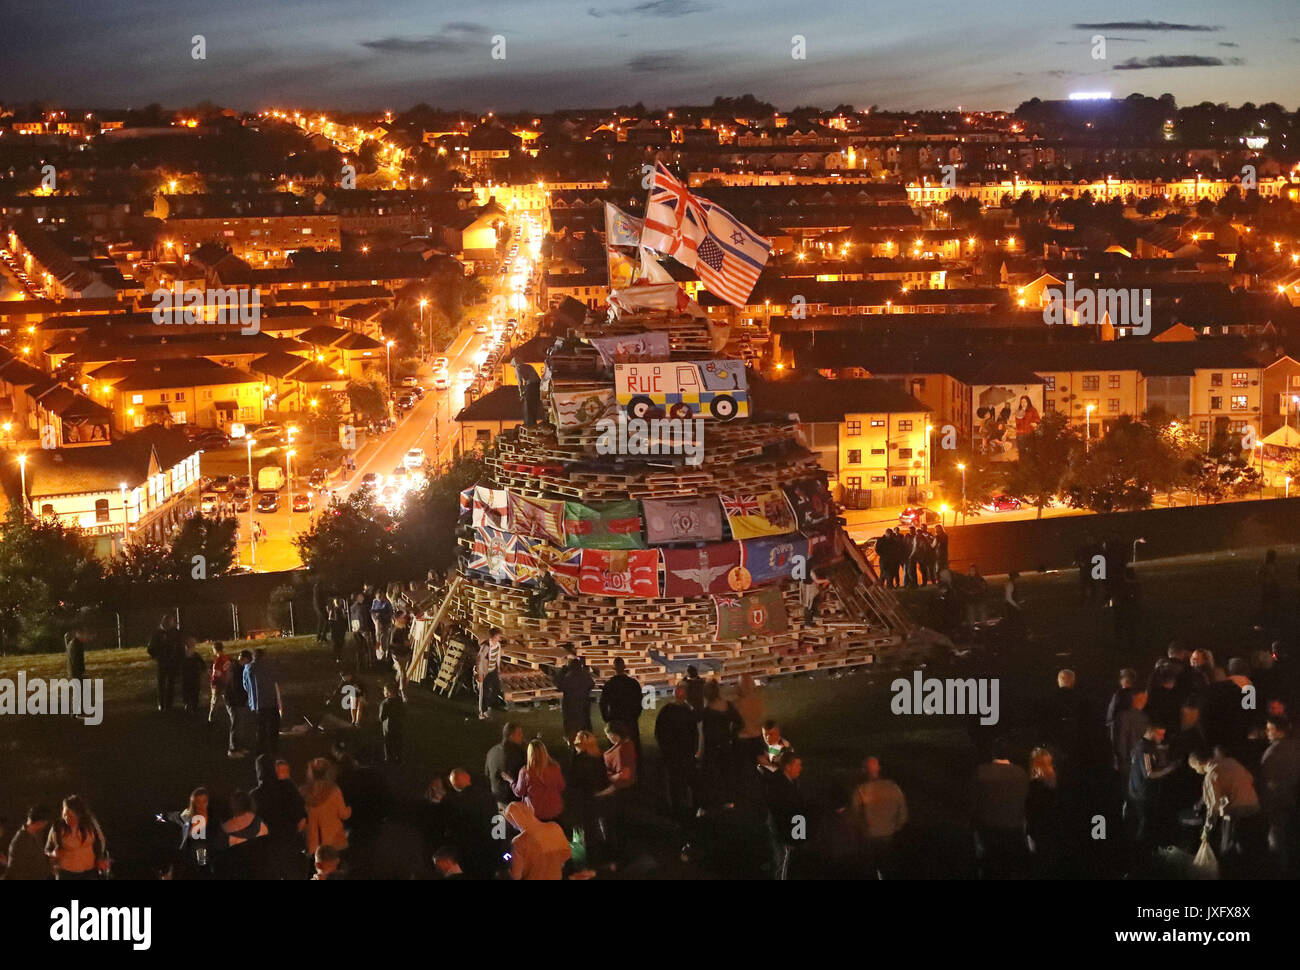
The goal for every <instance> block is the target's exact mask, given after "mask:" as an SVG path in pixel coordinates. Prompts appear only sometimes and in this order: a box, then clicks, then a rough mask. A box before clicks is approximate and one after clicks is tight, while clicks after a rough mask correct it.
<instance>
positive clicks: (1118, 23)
mask: <svg viewBox="0 0 1300 970" xmlns="http://www.w3.org/2000/svg"><path fill="white" fill-rule="evenodd" d="M1074 29H1075V30H1195V31H1209V30H1222V29H1223V28H1222V27H1210V26H1208V25H1206V24H1171V23H1168V22H1166V21H1164V20H1113V21H1109V22H1107V23H1102V24H1075V25H1074Z"/></svg>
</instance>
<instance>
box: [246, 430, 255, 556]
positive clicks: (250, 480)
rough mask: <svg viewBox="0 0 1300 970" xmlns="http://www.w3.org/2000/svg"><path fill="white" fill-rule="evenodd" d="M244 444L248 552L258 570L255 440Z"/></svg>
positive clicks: (250, 439)
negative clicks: (246, 482)
mask: <svg viewBox="0 0 1300 970" xmlns="http://www.w3.org/2000/svg"><path fill="white" fill-rule="evenodd" d="M244 444H245V445H246V446H247V447H248V552H249V557H250V558H251V559H252V560H253V562H252V566H253V568H254V569H256V568H257V534H256V533H255V532H254V526H253V491H254V488H255V487H256V484H257V483H256V482H254V481H253V439H252V438H245V439H244Z"/></svg>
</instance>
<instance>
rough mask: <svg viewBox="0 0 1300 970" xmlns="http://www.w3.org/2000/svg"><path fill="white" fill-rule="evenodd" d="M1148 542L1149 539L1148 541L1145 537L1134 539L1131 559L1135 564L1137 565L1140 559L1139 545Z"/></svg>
mask: <svg viewBox="0 0 1300 970" xmlns="http://www.w3.org/2000/svg"><path fill="white" fill-rule="evenodd" d="M1146 544H1147V541H1146V540H1145V539H1134V540H1133V555H1132V556H1130V557H1129V559H1130V561H1131V562H1132V564H1133V565H1135V566H1136V565H1137V561H1138V546H1145V545H1146Z"/></svg>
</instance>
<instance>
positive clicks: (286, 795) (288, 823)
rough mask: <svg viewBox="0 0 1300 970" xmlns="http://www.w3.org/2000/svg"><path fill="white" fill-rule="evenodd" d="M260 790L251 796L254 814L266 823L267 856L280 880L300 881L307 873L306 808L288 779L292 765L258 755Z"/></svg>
mask: <svg viewBox="0 0 1300 970" xmlns="http://www.w3.org/2000/svg"><path fill="white" fill-rule="evenodd" d="M254 765H255V767H256V769H257V787H255V788H254V789H253V790H252V791H251V792H249V793H248V794H249V796H250V797H251V798H252V800H253V810H254V811H255V812H256V813H257V816H258V818H260V819H261V820H262V821H263V822H265V823H266V828H267V839H268V840H269V841H268V845H267V848H268V850H269V851H268V853H267V854H268V856H269V857H270V866H271V869H272V871H273V872H274V873H275V878H277V879H301V878H302V875H303V872H304V871H305V868H304V866H305V863H304V862H303V857H302V851H303V841H302V830H303V829H304V828H305V827H306V825H307V807H306V804H305V803H304V802H303V800H302V793H301V792H299V791H298V786H297V785H295V784H294V783H293V779H292V778H290V776H289V762H287V761H285V760H284V759H283V758H280V759H274V758H272V757H271V756H270V755H269V754H259V755H258V756H257V760H256V761H255V762H254Z"/></svg>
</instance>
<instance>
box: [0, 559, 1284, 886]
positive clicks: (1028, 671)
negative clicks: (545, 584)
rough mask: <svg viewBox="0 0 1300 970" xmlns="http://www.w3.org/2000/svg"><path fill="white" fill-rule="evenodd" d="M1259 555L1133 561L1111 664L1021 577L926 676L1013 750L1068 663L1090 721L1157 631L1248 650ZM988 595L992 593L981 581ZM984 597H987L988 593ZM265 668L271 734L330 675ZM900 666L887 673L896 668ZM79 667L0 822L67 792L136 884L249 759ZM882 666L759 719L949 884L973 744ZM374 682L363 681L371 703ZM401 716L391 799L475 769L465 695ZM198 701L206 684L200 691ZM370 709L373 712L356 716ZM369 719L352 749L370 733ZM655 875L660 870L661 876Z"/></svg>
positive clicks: (1066, 608)
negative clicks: (1136, 644) (878, 816)
mask: <svg viewBox="0 0 1300 970" xmlns="http://www.w3.org/2000/svg"><path fill="white" fill-rule="evenodd" d="M1279 555H1280V557H1281V562H1280V569H1279V575H1280V576H1282V577H1283V579H1284V588H1285V589H1286V594H1287V599H1286V600H1285V604H1286V608H1287V609H1288V611H1289V612H1288V615H1289V616H1291V617H1295V616H1297V615H1300V613H1298V612H1297V611H1296V610H1295V608H1294V604H1295V589H1294V582H1292V581H1291V579H1290V577H1294V576H1295V575H1296V559H1297V551H1296V550H1295V549H1294V548H1291V549H1279ZM1261 558H1262V551H1259V550H1251V551H1248V552H1242V553H1238V554H1236V555H1233V554H1223V555H1220V556H1216V557H1196V558H1190V559H1184V560H1172V561H1159V562H1150V563H1143V564H1141V565H1140V566H1139V575H1140V578H1141V585H1142V594H1143V618H1142V635H1141V639H1140V643H1141V645H1142V646H1141V649H1140V652H1139V654H1138V655H1133V656H1130V655H1126V654H1125V653H1123V652H1122V651H1121V650H1119V649H1118V648H1117V647H1116V645H1115V643H1114V640H1113V638H1112V635H1111V627H1110V617H1109V614H1108V613H1107V612H1106V611H1103V610H1100V609H1098V608H1096V607H1084V606H1080V605H1079V603H1078V592H1077V585H1076V579H1075V576H1074V574H1073V573H1066V574H1048V575H1039V576H1029V577H1025V578H1024V579H1023V590H1022V592H1023V596H1024V598H1025V599H1026V601H1027V611H1026V612H1027V617H1028V621H1029V625H1030V629H1031V632H1032V638H1031V640H1030V641H1029V642H1028V643H1027V644H1026V645H1025V646H1023V647H1021V648H1017V649H1015V650H1010V651H994V650H988V651H979V650H977V651H975V652H972V653H970V654H968V655H966V656H950V657H936V658H934V660H933V663H932V666H931V668H930V669H928V670H927V674H929V675H932V676H940V677H942V676H945V675H950V676H951V675H956V674H957V673H960V674H961V675H963V676H985V677H998V678H1000V681H1001V713H1002V722H1001V723H1000V724H999V725H998V726H997V728H996V729H987V730H996V731H997V732H998V733H1002V734H1006V735H1007V736H1009V737H1013V738H1015V739H1016V741H1017V742H1018V743H1019V744H1020V746H1021V747H1022V748H1023V749H1025V750H1027V748H1028V747H1029V746H1030V745H1032V744H1033V743H1036V741H1038V740H1039V739H1038V738H1036V737H1035V730H1036V729H1035V727H1034V726H1033V718H1034V713H1035V712H1036V711H1037V710H1038V706H1039V704H1040V702H1041V701H1042V700H1043V699H1044V698H1045V697H1046V696H1047V695H1049V694H1050V693H1051V691H1052V690H1053V689H1054V687H1055V673H1056V671H1057V670H1058V669H1059V668H1061V667H1063V666H1070V667H1072V668H1073V669H1074V670H1076V671H1077V673H1078V675H1079V686H1080V688H1081V690H1082V691H1083V692H1084V693H1085V694H1086V695H1087V696H1088V697H1089V698H1090V699H1091V700H1092V701H1093V703H1094V707H1095V709H1096V710H1098V711H1100V710H1101V709H1102V708H1103V707H1104V704H1105V700H1106V698H1107V697H1108V696H1109V693H1110V691H1111V690H1112V688H1113V684H1114V675H1115V673H1116V671H1117V670H1118V669H1119V668H1120V667H1122V666H1135V667H1138V668H1139V669H1144V670H1145V669H1146V668H1149V666H1150V664H1151V662H1152V661H1153V660H1154V659H1155V657H1156V656H1157V655H1158V654H1159V653H1161V652H1163V649H1164V646H1165V644H1166V643H1167V642H1168V641H1169V640H1170V639H1172V638H1174V637H1178V638H1181V639H1184V640H1186V641H1187V642H1188V643H1189V644H1190V645H1191V646H1205V647H1209V648H1211V649H1213V650H1214V652H1215V655H1216V657H1217V658H1218V660H1219V662H1220V663H1221V664H1222V663H1225V662H1226V660H1227V658H1228V657H1230V656H1237V655H1242V656H1245V655H1248V653H1249V651H1250V650H1251V649H1253V648H1255V647H1257V646H1262V645H1264V644H1263V642H1262V640H1261V638H1260V634H1258V633H1257V632H1255V631H1253V630H1252V623H1253V620H1254V616H1255V608H1256V603H1257V594H1256V588H1255V570H1256V568H1257V566H1258V563H1259V561H1260V559H1261ZM991 586H995V587H996V588H997V590H998V591H999V592H1000V585H999V584H991ZM990 592H991V594H992V592H993V591H992V590H991V591H990ZM929 596H930V593H929V591H927V590H920V591H905V593H904V601H905V603H906V604H907V605H908V606H909V608H911V609H912V610H913V611H914V613H916V614H917V615H918V616H920V615H923V614H924V612H925V610H926V609H927V608H928V603H927V600H928V599H929ZM259 645H261V646H267V647H268V648H269V650H270V653H271V655H272V656H273V657H275V658H276V663H277V665H278V669H279V670H280V675H281V683H282V687H283V690H284V692H285V704H286V719H285V726H286V727H287V726H289V725H292V724H295V723H302V718H303V717H304V716H308V717H311V718H313V720H314V719H316V718H318V717H319V715H320V714H321V713H322V712H323V710H324V703H323V702H324V699H325V697H326V696H327V695H328V694H329V692H330V690H331V688H332V687H333V685H334V683H335V681H336V676H337V675H336V671H335V667H334V664H333V660H332V658H331V656H330V654H329V652H328V650H327V649H324V648H321V647H318V646H317V645H315V644H314V643H312V642H311V640H310V639H309V638H297V639H294V640H277V641H261V642H260V643H259ZM20 669H25V670H26V671H27V672H28V676H29V677H30V676H43V677H58V676H62V675H63V670H64V661H63V657H62V655H40V656H31V655H24V656H6V657H0V678H13V677H15V676H16V673H17V671H18V670H20ZM910 670H911V668H910V667H909V668H907V669H906V670H905V671H904V672H905V673H910ZM87 675H88V676H90V677H102V678H103V680H104V685H105V687H104V690H105V712H104V720H103V723H102V724H100V725H98V726H93V727H92V726H87V725H85V724H82V723H81V722H80V721H78V720H76V719H73V718H63V717H48V716H47V717H30V716H29V717H16V716H15V717H6V718H4V719H3V720H4V723H3V725H0V814H3V815H5V816H7V817H8V818H9V819H10V821H11V822H14V821H16V820H17V819H18V818H19V816H20V815H21V813H22V812H23V810H24V809H25V807H26V806H27V805H28V804H29V803H31V802H34V801H44V802H47V803H49V804H51V805H57V803H58V801H59V799H61V798H62V797H63V796H64V795H67V794H69V793H71V792H77V793H79V794H82V795H84V796H85V797H86V798H88V799H89V800H90V803H91V804H92V806H94V807H95V809H96V811H97V813H98V814H99V817H100V819H101V821H102V823H103V825H104V828H105V830H106V832H107V835H108V839H109V843H110V846H111V847H112V848H113V849H114V855H115V857H116V858H117V859H118V860H119V871H120V872H121V874H122V875H140V874H141V870H140V869H139V868H138V867H133V866H132V865H131V860H132V857H133V856H134V857H136V858H143V856H144V854H145V853H144V847H145V846H147V845H149V844H150V843H151V841H156V840H157V837H158V832H157V823H155V822H154V821H153V816H154V813H156V812H159V811H164V810H174V809H180V808H182V807H183V806H184V804H185V800H186V797H187V795H188V793H189V791H190V790H191V789H192V788H194V787H195V786H197V785H200V784H202V785H207V786H209V787H210V788H213V789H214V790H217V791H224V792H229V791H230V790H232V789H234V788H237V787H245V788H247V787H249V786H251V785H252V784H254V778H253V764H252V761H251V759H250V760H241V761H232V760H229V759H228V758H227V757H226V754H225V723H224V716H223V715H222V714H220V713H219V714H218V720H217V723H215V724H211V725H210V724H208V723H207V720H206V711H205V713H204V714H203V715H187V714H184V713H181V712H179V711H173V712H170V713H168V714H161V713H159V712H157V711H156V710H155V686H154V667H153V664H152V662H151V661H150V660H149V658H148V657H147V656H146V655H145V653H144V651H143V650H141V649H125V650H120V651H119V650H97V651H93V652H91V653H90V654H89V655H88V658H87ZM896 675H897V673H896V671H895V670H887V669H885V668H884V666H883V665H882V667H881V669H878V670H875V669H866V670H864V671H862V672H858V673H853V674H845V675H842V676H835V675H822V676H818V677H800V678H796V679H786V680H780V681H776V682H773V683H771V684H769V685H768V686H767V687H766V689H765V697H766V702H767V707H768V712H769V715H770V716H773V717H776V718H778V719H780V720H781V721H782V723H783V725H784V727H785V732H786V735H787V736H788V737H790V738H791V739H792V740H793V742H794V743H795V745H796V747H797V749H798V750H799V752H800V754H802V755H803V757H804V759H805V775H804V778H805V784H806V788H807V789H808V791H809V792H810V793H812V794H814V795H815V796H816V797H817V798H818V799H820V800H822V801H824V802H825V803H826V804H828V805H829V804H831V803H833V802H834V800H835V799H836V798H837V797H838V793H839V792H841V791H842V790H844V789H846V788H847V786H848V785H849V784H850V783H851V781H852V778H853V776H854V774H855V772H856V770H857V767H858V765H859V764H860V762H861V760H862V758H863V756H865V755H866V754H868V753H874V754H877V755H879V756H880V757H881V758H882V759H884V761H885V764H886V768H887V772H888V773H889V774H891V775H892V776H893V777H894V778H895V779H896V780H898V781H899V783H900V784H901V785H902V787H903V789H904V791H905V792H906V794H907V796H908V799H909V803H910V807H911V812H912V817H913V822H912V826H911V832H912V837H913V840H919V841H922V842H925V843H927V844H928V845H929V847H930V848H931V849H934V850H936V851H930V852H926V853H924V857H925V858H926V859H927V860H930V861H928V862H926V863H925V865H924V867H923V869H924V871H917V873H916V874H918V875H964V874H965V872H964V871H963V869H962V867H961V865H960V864H959V863H946V862H944V861H942V860H943V859H945V858H947V856H948V853H945V852H942V851H937V850H938V849H940V848H941V847H942V846H944V845H947V844H949V843H950V842H951V843H952V844H957V842H956V841H954V840H960V839H962V838H963V832H964V828H963V826H964V824H965V820H966V819H967V817H968V814H969V805H970V781H971V777H972V772H973V767H974V764H975V745H974V744H973V743H972V736H971V733H970V732H969V731H968V730H967V729H966V727H965V725H964V724H954V723H953V720H952V719H949V718H942V717H928V718H927V717H924V716H911V717H898V716H894V715H893V714H891V713H890V710H889V702H890V692H889V682H890V681H891V680H892V679H893V677H894V676H896ZM379 685H380V684H379V680H378V678H370V680H369V681H368V682H367V687H368V692H369V695H370V697H371V698H372V699H374V698H377V697H378V694H379V691H378V687H379ZM411 701H412V703H411V705H410V709H409V711H408V720H407V754H406V758H405V761H404V763H403V764H402V765H400V766H397V767H392V768H385V769H384V771H385V772H386V773H387V774H388V776H389V781H390V783H391V785H392V786H393V788H394V790H395V791H396V792H397V793H398V794H399V795H400V796H403V797H409V798H415V797H418V795H419V793H420V792H421V791H422V790H423V788H424V786H425V785H426V784H427V781H428V779H429V778H430V777H431V776H432V775H433V774H434V773H435V772H441V771H445V770H446V769H448V768H450V767H452V766H453V765H456V764H465V765H467V766H469V767H470V768H471V769H473V770H474V771H476V772H478V771H480V770H481V767H482V763H483V755H484V753H485V752H486V750H487V748H488V747H490V746H491V745H492V744H493V743H495V741H496V740H497V738H498V735H499V731H500V724H501V721H502V716H501V715H498V716H497V717H496V719H495V720H493V721H491V722H486V723H484V722H479V721H478V720H477V719H475V718H474V716H473V711H472V705H471V701H470V699H469V698H468V697H467V696H465V695H461V696H460V697H458V698H457V699H455V700H452V701H448V700H446V699H443V698H439V697H434V696H433V695H432V694H431V693H430V692H429V691H427V690H424V689H422V688H413V689H412V691H411ZM204 703H205V704H206V683H205V685H204ZM372 716H373V715H372ZM511 717H513V718H514V719H516V720H519V721H521V722H522V723H523V724H524V726H525V728H526V730H527V732H528V734H529V735H532V734H534V733H540V735H541V736H542V737H543V738H544V739H545V740H546V741H547V742H548V744H551V745H552V748H553V750H558V748H559V743H560V742H559V733H560V721H559V713H558V711H555V710H545V709H525V710H520V711H517V712H514V713H512V715H511ZM641 730H642V735H643V737H644V738H647V739H649V742H648V748H649V749H650V750H653V740H652V723H651V717H650V715H648V714H647V715H646V716H644V717H643V718H642V728H641ZM377 737H378V734H377V728H376V726H375V725H373V723H372V724H371V726H370V728H369V729H368V731H367V738H368V743H371V744H373V742H374V741H377ZM326 744H327V742H326V740H325V739H324V737H323V736H321V735H318V734H317V735H308V736H304V737H286V738H283V739H282V745H281V752H282V754H285V755H287V756H288V757H289V758H290V760H291V761H292V763H293V765H294V772H295V777H298V778H301V775H302V770H303V766H304V765H305V763H306V761H307V760H308V759H309V758H310V757H313V756H315V755H317V754H319V753H323V752H324V751H325V748H326ZM663 874H669V870H666V871H664V873H663Z"/></svg>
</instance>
